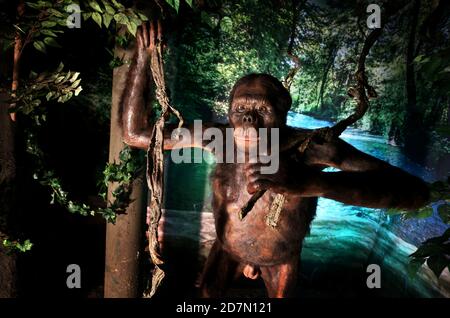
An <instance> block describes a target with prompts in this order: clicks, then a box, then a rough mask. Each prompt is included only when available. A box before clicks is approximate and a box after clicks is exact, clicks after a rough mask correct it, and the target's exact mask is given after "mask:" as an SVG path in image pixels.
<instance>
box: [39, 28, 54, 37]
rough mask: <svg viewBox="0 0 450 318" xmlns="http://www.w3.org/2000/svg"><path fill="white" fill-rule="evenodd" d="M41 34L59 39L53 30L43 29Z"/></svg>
mask: <svg viewBox="0 0 450 318" xmlns="http://www.w3.org/2000/svg"><path fill="white" fill-rule="evenodd" d="M41 33H42V34H44V35H48V36H53V37H57V35H56V33H55V32H53V31H52V30H48V29H43V30H41Z"/></svg>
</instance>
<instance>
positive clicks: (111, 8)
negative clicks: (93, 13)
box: [102, 0, 116, 15]
mask: <svg viewBox="0 0 450 318" xmlns="http://www.w3.org/2000/svg"><path fill="white" fill-rule="evenodd" d="M102 3H103V5H104V6H105V9H106V12H107V13H109V14H110V15H114V13H116V10H114V8H113V7H111V6H110V5H109V3H108V2H106V1H105V0H102Z"/></svg>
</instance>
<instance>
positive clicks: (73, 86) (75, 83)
mask: <svg viewBox="0 0 450 318" xmlns="http://www.w3.org/2000/svg"><path fill="white" fill-rule="evenodd" d="M80 82H81V78H80V79H77V80H76V81H75V82H73V84H72V85H70V87H72V88H77V86H78V85H79V84H80Z"/></svg>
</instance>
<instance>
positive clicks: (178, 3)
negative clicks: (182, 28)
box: [166, 0, 180, 13]
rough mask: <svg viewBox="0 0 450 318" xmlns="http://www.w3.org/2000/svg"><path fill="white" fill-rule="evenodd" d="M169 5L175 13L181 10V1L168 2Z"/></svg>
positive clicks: (171, 0) (169, 0)
mask: <svg viewBox="0 0 450 318" xmlns="http://www.w3.org/2000/svg"><path fill="white" fill-rule="evenodd" d="M166 2H167V4H169V5H170V6H171V7H172V8H174V9H175V11H176V12H177V13H178V9H179V8H180V0H166Z"/></svg>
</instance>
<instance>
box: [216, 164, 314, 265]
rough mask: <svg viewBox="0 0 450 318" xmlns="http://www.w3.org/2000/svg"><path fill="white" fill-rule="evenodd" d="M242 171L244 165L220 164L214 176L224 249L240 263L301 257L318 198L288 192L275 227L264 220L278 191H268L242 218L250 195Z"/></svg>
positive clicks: (279, 261)
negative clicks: (241, 218) (242, 209)
mask: <svg viewBox="0 0 450 318" xmlns="http://www.w3.org/2000/svg"><path fill="white" fill-rule="evenodd" d="M243 170H244V165H243V164H218V165H217V167H216V170H215V172H214V173H213V175H212V186H213V188H214V189H215V191H214V197H213V209H214V216H215V225H216V232H217V238H218V240H219V242H220V243H221V245H222V248H223V249H224V250H226V251H227V252H228V253H230V254H231V255H232V256H233V257H234V258H235V259H236V260H237V261H239V262H242V263H248V264H253V265H260V266H270V265H277V264H282V263H285V262H286V261H287V260H289V259H291V258H292V257H295V255H297V256H298V255H299V253H300V248H301V244H302V241H303V238H304V237H305V236H306V234H307V233H308V232H309V226H310V223H311V221H312V219H313V217H314V214H315V211H316V206H317V198H305V197H300V196H299V195H292V194H289V195H285V198H286V200H285V202H284V204H283V209H282V211H281V216H280V218H279V221H278V225H277V227H276V228H272V227H270V226H268V225H267V224H266V222H265V219H266V216H267V213H268V212H269V209H270V206H271V204H272V201H273V199H274V197H275V195H276V193H274V192H273V191H270V190H268V191H267V192H266V193H265V194H264V196H263V197H261V198H260V199H259V200H258V201H257V203H256V204H255V206H254V207H253V209H252V210H251V211H250V212H249V214H248V215H247V216H246V217H245V218H244V219H243V220H240V219H239V215H238V214H239V213H238V212H239V210H240V208H241V207H242V206H243V205H244V204H245V203H246V202H247V201H248V200H249V199H250V197H251V195H250V194H249V193H248V192H247V191H246V183H247V181H246V177H245V173H244V171H243Z"/></svg>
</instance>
